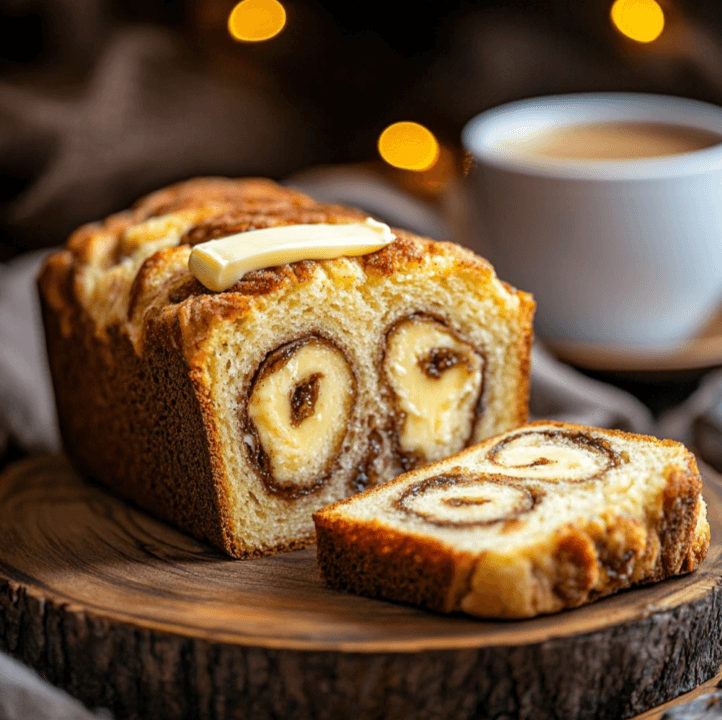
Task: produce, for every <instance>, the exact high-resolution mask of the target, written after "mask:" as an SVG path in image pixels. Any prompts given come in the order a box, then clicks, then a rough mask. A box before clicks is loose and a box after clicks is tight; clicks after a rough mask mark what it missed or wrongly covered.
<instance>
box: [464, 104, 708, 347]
mask: <svg viewBox="0 0 722 720" xmlns="http://www.w3.org/2000/svg"><path fill="white" fill-rule="evenodd" d="M606 122H654V123H666V124H671V125H683V126H687V127H690V128H698V129H703V130H707V131H711V132H715V133H718V134H719V135H720V138H721V139H722V109H720V108H718V107H716V106H713V105H709V104H706V103H701V102H697V101H693V100H685V99H682V98H673V97H666V96H659V95H644V94H631V93H610V94H606V93H603V94H601V93H593V94H581V95H567V96H554V97H542V98H535V99H530V100H524V101H520V102H515V103H510V104H508V105H504V106H502V107H499V108H496V109H493V110H490V111H487V112H484V113H482V114H481V115H478V116H477V117H475V118H474V119H472V120H471V121H470V122H469V123H468V124H467V126H466V127H465V128H464V132H463V135H462V140H463V143H464V146H465V147H466V149H467V150H468V151H470V152H471V153H472V154H473V156H474V158H475V160H476V162H475V164H474V167H473V168H472V171H471V173H470V175H469V177H468V183H469V184H468V186H467V191H468V196H469V206H470V208H469V210H470V213H471V222H470V223H469V224H468V225H467V227H470V228H471V237H468V238H465V239H463V241H465V243H466V244H467V245H469V246H470V247H471V248H472V249H474V250H476V251H477V252H478V253H480V254H481V255H483V256H485V257H487V258H488V259H489V260H490V261H491V262H492V263H493V264H494V266H495V267H496V270H497V273H498V274H499V276H500V277H501V278H502V279H504V280H507V281H509V282H511V283H512V284H514V285H516V286H518V287H519V288H521V289H524V290H528V291H531V292H532V293H533V294H534V296H535V298H536V301H537V307H538V309H537V316H536V320H535V327H536V330H537V333H538V334H539V335H540V336H541V337H542V338H547V339H549V340H552V341H554V340H558V341H570V342H577V343H587V344H591V345H594V344H598V345H599V346H600V347H601V346H610V345H611V346H620V347H630V348H657V349H662V348H668V347H673V346H675V345H677V344H679V343H681V342H683V341H684V340H685V339H687V338H689V337H691V336H692V335H693V334H694V333H695V332H697V331H698V330H699V328H700V327H701V325H703V324H704V322H705V320H706V319H707V318H708V317H709V315H710V314H711V313H712V312H713V311H714V310H716V309H717V306H718V304H719V302H720V300H721V299H722V144H721V145H716V146H713V147H709V148H706V149H701V150H695V151H693V152H684V153H681V154H673V155H666V156H663V157H651V158H634V159H623V160H589V159H586V160H577V159H575V160H568V159H562V158H558V157H542V156H536V155H533V154H529V153H525V152H519V150H518V149H516V148H515V147H514V146H513V144H512V145H509V144H508V143H509V140H510V139H513V138H514V137H518V136H519V135H520V134H524V133H535V132H538V131H542V130H545V129H549V128H560V127H564V126H568V125H572V124H585V123H606Z"/></svg>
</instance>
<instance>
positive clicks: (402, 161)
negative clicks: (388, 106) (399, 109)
mask: <svg viewBox="0 0 722 720" xmlns="http://www.w3.org/2000/svg"><path fill="white" fill-rule="evenodd" d="M378 148H379V153H380V154H381V157H382V158H383V159H384V160H386V162H387V163H389V165H393V166H394V167H398V168H403V169H404V170H428V169H429V168H430V167H431V166H432V165H433V164H434V163H435V162H436V161H437V159H438V157H439V143H438V141H437V140H436V138H435V137H434V134H433V133H432V132H431V131H430V130H427V129H426V128H425V127H424V126H423V125H419V123H415V122H397V123H394V124H393V125H389V126H388V127H387V128H386V130H384V131H383V132H382V133H381V135H380V136H379V142H378Z"/></svg>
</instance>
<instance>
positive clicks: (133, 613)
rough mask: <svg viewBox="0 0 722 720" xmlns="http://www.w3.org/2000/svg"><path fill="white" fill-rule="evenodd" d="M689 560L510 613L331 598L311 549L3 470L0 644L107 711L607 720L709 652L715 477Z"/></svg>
mask: <svg viewBox="0 0 722 720" xmlns="http://www.w3.org/2000/svg"><path fill="white" fill-rule="evenodd" d="M704 475H705V483H706V484H705V497H706V500H707V502H708V504H709V518H710V524H711V526H712V545H711V547H710V551H709V555H708V557H707V559H706V560H705V562H704V563H703V565H702V567H701V568H700V569H699V570H698V571H697V572H695V573H692V574H690V575H687V576H684V577H680V578H674V579H670V580H668V581H665V582H663V583H660V584H657V585H653V586H648V587H643V588H639V589H635V590H631V591H627V592H624V593H621V594H619V595H616V596H613V597H610V598H607V599H604V600H601V601H599V602H597V603H595V604H592V605H589V606H586V607H582V608H578V609H576V610H573V611H567V612H563V613H559V614H557V615H553V616H547V617H542V618H536V619H533V620H526V621H520V622H519V621H515V622H510V621H499V622H484V621H480V620H475V619H473V618H468V617H466V616H462V615H454V616H443V615H439V614H434V613H429V612H425V611H422V610H419V609H416V608H412V607H406V606H403V605H396V604H392V603H388V602H382V601H376V600H371V599H366V598H360V597H355V596H352V595H346V594H342V593H339V592H335V591H332V590H330V589H328V588H326V587H325V586H324V585H323V583H322V582H321V581H320V580H319V577H318V572H317V568H316V563H315V555H314V550H313V549H308V550H304V551H300V552H294V553H289V554H285V555H279V556H276V557H272V558H266V559H262V560H247V561H239V560H231V559H229V558H227V557H225V556H223V555H221V554H220V553H219V552H217V551H215V550H213V549H211V548H209V547H207V546H206V545H203V544H201V543H199V542H197V541H195V540H193V539H192V538H189V537H187V536H186V535H184V534H182V533H180V532H177V531H176V530H174V529H172V528H170V527H168V526H166V525H164V524H163V523H161V522H158V521H156V520H154V519H153V518H151V517H149V516H148V515H146V514H145V513H143V512H141V511H139V510H137V509H135V508H134V507H132V506H130V505H129V504H127V503H125V502H124V501H122V500H120V499H118V498H116V497H114V496H113V495H111V494H109V493H108V492H107V491H105V490H104V489H102V488H101V487H99V486H97V485H95V484H93V483H90V482H87V481H84V480H81V479H80V478H79V477H78V476H77V475H76V474H75V473H74V472H73V471H72V470H71V469H70V467H69V466H68V464H67V463H66V461H65V460H64V459H63V458H61V457H46V458H36V459H31V460H27V461H23V462H21V463H18V464H17V465H14V466H12V467H11V468H10V469H9V470H8V471H7V472H6V473H5V474H4V475H3V476H2V477H0V648H2V649H4V650H6V651H8V652H10V653H11V654H13V655H15V656H16V657H18V658H19V659H20V660H22V661H24V662H26V663H28V664H29V665H31V666H33V667H35V668H36V669H37V670H39V671H40V672H41V673H42V674H43V675H44V676H45V677H46V678H48V679H49V680H50V681H51V682H53V683H55V684H56V685H59V686H61V687H63V688H65V689H67V690H68V691H69V692H70V693H71V694H72V695H75V696H76V697H78V698H80V699H81V700H82V701H84V702H85V703H86V704H88V705H89V706H91V707H94V706H103V707H107V708H109V709H110V710H111V712H112V713H113V714H114V716H115V718H116V720H121V719H124V718H153V719H154V720H159V719H161V718H174V719H175V718H188V719H190V718H193V719H194V720H199V719H202V718H209V719H213V720H221V719H225V718H254V719H261V718H283V719H284V720H291V719H294V718H299V719H300V718H304V719H305V718H354V719H356V718H395V719H396V718H414V720H424V719H426V718H443V719H444V720H448V719H453V720H462V719H464V718H486V717H494V718H535V720H542V719H543V718H557V719H559V718H570V719H571V718H574V720H580V719H582V718H615V719H616V718H624V717H631V716H633V715H636V714H638V713H641V712H643V711H646V710H648V709H649V708H652V707H655V706H657V705H659V704H661V703H663V702H666V701H668V700H670V699H672V698H674V697H677V696H678V695H680V694H681V693H684V692H687V691H689V690H691V689H692V688H695V687H697V686H698V685H700V684H701V683H703V682H704V681H706V680H709V678H711V677H713V676H715V675H716V674H717V673H718V671H719V667H720V663H721V662H722V642H721V638H720V628H721V627H722V590H721V588H722V486H720V485H719V484H718V481H717V476H716V475H713V474H712V473H711V472H707V471H705V473H704Z"/></svg>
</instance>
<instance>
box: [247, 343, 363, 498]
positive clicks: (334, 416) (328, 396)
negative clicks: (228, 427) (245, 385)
mask: <svg viewBox="0 0 722 720" xmlns="http://www.w3.org/2000/svg"><path fill="white" fill-rule="evenodd" d="M355 400H356V379H355V376H354V373H353V371H352V369H351V366H350V364H349V361H348V359H347V358H346V356H345V354H344V353H343V352H342V351H341V350H340V348H338V347H337V346H336V345H335V344H334V343H332V342H331V341H330V340H327V339H325V338H321V337H318V336H316V335H310V336H308V337H306V338H303V339H300V340H297V341H295V342H292V343H289V344H287V345H284V346H282V347H280V348H278V349H276V350H275V351H273V352H272V353H270V354H269V355H268V357H267V358H266V359H265V360H264V362H263V363H262V364H261V367H260V368H259V370H258V372H257V374H256V377H255V379H254V381H253V384H252V387H251V391H250V393H249V397H248V403H247V406H246V415H247V418H246V425H247V432H246V433H245V435H246V438H247V441H246V444H247V447H248V450H249V454H250V455H251V459H252V461H253V462H254V464H255V466H256V467H257V469H258V471H259V472H260V475H261V477H262V478H263V480H264V482H265V484H266V487H268V489H269V490H271V491H272V492H282V493H285V494H286V495H289V496H291V497H293V496H298V495H302V494H306V493H308V492H313V491H314V490H316V489H318V488H319V487H320V486H321V485H322V484H323V482H324V481H325V479H326V477H327V476H328V473H329V472H330V471H331V469H332V467H333V464H334V461H335V460H336V458H337V457H338V454H339V452H340V451H341V447H342V445H343V440H344V438H345V436H346V432H347V429H348V422H349V418H350V416H351V413H352V410H353V407H354V404H355Z"/></svg>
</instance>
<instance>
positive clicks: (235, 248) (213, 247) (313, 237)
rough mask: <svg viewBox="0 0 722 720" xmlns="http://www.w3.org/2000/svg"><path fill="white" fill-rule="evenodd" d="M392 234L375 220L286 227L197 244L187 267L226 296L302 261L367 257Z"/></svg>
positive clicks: (202, 280)
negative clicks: (251, 279)
mask: <svg viewBox="0 0 722 720" xmlns="http://www.w3.org/2000/svg"><path fill="white" fill-rule="evenodd" d="M393 240H394V234H393V233H392V232H391V228H390V227H389V226H388V225H385V224H384V223H381V222H378V221H376V220H374V219H372V218H366V220H365V221H364V222H362V223H340V224H337V225H331V224H327V223H318V224H315V225H282V226H280V227H271V228H263V229H262V230H249V231H247V232H242V233H236V234H235V235H229V236H228V237H224V238H219V239H218V240H209V241H208V242H204V243H199V244H198V245H196V246H195V247H194V248H193V250H192V251H191V256H190V259H189V260H188V267H189V269H190V271H191V272H192V273H193V274H194V275H195V276H196V277H197V278H198V280H200V282H202V283H203V285H205V286H206V287H207V288H208V289H209V290H216V291H220V290H227V289H228V288H229V287H231V286H232V285H234V284H235V283H236V282H238V280H240V279H241V278H242V277H243V276H244V275H245V274H246V273H248V272H251V271H252V270H260V269H262V268H267V267H275V266H277V265H285V264H286V263H291V262H297V261H299V260H328V259H331V258H337V257H341V256H342V255H365V254H366V253H370V252H374V251H375V250H380V249H381V248H383V247H385V246H386V245H388V244H389V243H391V242H393Z"/></svg>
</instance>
